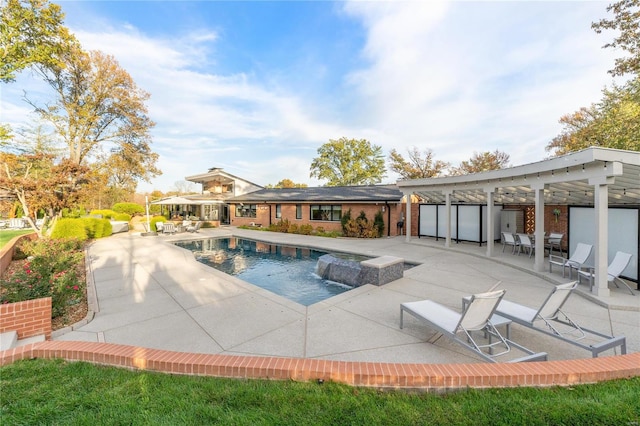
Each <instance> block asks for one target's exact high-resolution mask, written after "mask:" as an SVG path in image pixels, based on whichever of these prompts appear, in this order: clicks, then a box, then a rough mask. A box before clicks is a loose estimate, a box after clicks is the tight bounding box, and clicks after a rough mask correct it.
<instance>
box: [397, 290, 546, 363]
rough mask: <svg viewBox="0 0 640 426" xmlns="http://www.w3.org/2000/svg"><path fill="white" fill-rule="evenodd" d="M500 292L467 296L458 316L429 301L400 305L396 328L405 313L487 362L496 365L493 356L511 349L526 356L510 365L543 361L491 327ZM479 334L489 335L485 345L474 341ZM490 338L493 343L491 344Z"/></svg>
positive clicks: (456, 313)
mask: <svg viewBox="0 0 640 426" xmlns="http://www.w3.org/2000/svg"><path fill="white" fill-rule="evenodd" d="M504 292H505V291H504V290H499V291H492V292H488V293H481V294H475V295H473V296H470V297H469V303H468V305H467V307H466V309H465V310H464V311H463V312H462V313H461V314H460V313H458V312H456V311H454V310H452V309H449V308H447V307H446V306H443V305H441V304H439V303H436V302H434V301H432V300H420V301H417V302H407V303H402V304H401V305H400V328H403V326H404V318H403V314H404V312H408V313H410V314H411V315H413V316H414V317H416V318H418V319H420V320H422V321H425V322H426V323H427V324H428V325H429V327H431V328H434V329H436V330H438V331H439V332H440V333H442V334H443V335H446V336H447V337H449V338H450V339H452V340H453V341H455V342H456V343H458V344H460V345H462V346H464V347H466V348H468V349H471V350H472V351H474V352H475V353H476V354H478V355H479V356H480V357H482V358H483V359H485V360H487V361H490V362H496V360H495V359H494V357H496V356H499V355H503V354H505V353H507V352H509V351H510V350H511V346H515V347H517V348H519V349H521V350H524V351H525V352H526V353H527V354H528V356H526V357H523V358H519V359H515V360H512V361H511V362H519V361H546V359H547V354H546V353H537V354H534V353H533V352H532V351H529V350H528V349H526V348H523V347H522V346H520V345H517V344H515V343H514V342H511V341H510V340H507V339H506V338H504V337H503V336H502V335H501V334H500V332H499V331H498V330H497V329H496V328H495V326H494V325H493V323H492V321H491V318H492V316H493V312H494V311H495V309H496V306H497V304H498V303H499V302H500V300H501V299H502V297H503V296H504ZM479 331H481V332H483V333H485V335H487V336H489V340H488V343H486V344H480V343H478V342H477V341H476V338H474V335H473V333H474V332H479ZM493 338H496V339H497V340H496V341H495V342H493V341H492V339H493ZM495 347H500V348H501V351H500V352H499V353H494V348H495Z"/></svg>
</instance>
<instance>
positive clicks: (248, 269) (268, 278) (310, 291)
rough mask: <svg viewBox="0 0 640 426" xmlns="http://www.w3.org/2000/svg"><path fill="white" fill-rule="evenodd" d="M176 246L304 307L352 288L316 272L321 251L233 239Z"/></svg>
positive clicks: (198, 258) (190, 242) (181, 243)
mask: <svg viewBox="0 0 640 426" xmlns="http://www.w3.org/2000/svg"><path fill="white" fill-rule="evenodd" d="M175 244H176V245H177V246H179V247H182V248H185V249H187V250H191V251H192V252H193V253H194V255H195V257H196V259H197V260H198V261H199V262H202V263H204V264H205V265H208V266H211V267H212V268H216V269H217V270H219V271H222V272H224V273H226V274H229V275H233V276H236V277H238V278H240V279H241V280H243V281H247V282H249V283H251V284H253V285H257V286H259V287H262V288H264V289H266V290H269V291H271V292H273V293H276V294H278V295H280V296H283V297H286V298H288V299H290V300H293V301H294V302H297V303H300V304H301V305H305V306H309V305H312V304H314V303H317V302H320V301H322V300H325V299H328V298H330V297H333V296H336V295H338V294H341V293H344V292H346V291H349V290H351V288H352V287H350V286H347V285H344V284H340V283H336V282H333V281H328V280H324V279H322V278H320V277H319V276H318V275H317V274H316V273H315V269H316V264H317V263H318V258H319V257H320V256H322V255H324V254H327V252H324V251H319V250H314V249H309V248H301V247H291V246H281V245H276V244H270V243H265V242H261V241H253V240H247V239H243V238H234V237H232V238H211V239H204V240H194V241H181V242H177V243H175ZM332 254H334V255H336V253H332ZM338 256H340V257H344V258H350V259H352V260H365V259H368V257H364V256H361V257H358V256H352V255H346V254H338Z"/></svg>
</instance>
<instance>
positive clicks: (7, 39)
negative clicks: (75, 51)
mask: <svg viewBox="0 0 640 426" xmlns="http://www.w3.org/2000/svg"><path fill="white" fill-rule="evenodd" d="M63 19H64V14H63V13H62V10H61V8H60V6H58V5H57V4H52V3H48V2H47V1H46V0H26V1H20V0H6V1H3V2H2V7H1V8H0V81H2V82H5V83H6V82H11V81H14V80H15V78H16V74H17V73H19V72H20V71H22V70H24V69H26V68H29V67H31V66H34V65H40V66H45V67H61V66H63V64H62V62H61V61H60V57H61V56H62V55H63V53H64V52H65V51H66V50H67V49H69V47H70V46H71V45H73V44H75V43H77V41H76V39H75V37H73V35H71V34H70V33H69V30H68V29H67V28H66V27H65V26H64V25H63Z"/></svg>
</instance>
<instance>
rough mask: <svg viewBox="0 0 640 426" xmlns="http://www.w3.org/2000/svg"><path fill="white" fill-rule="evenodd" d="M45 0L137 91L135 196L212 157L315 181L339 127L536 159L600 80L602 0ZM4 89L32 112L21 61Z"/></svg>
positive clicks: (8, 109)
mask: <svg viewBox="0 0 640 426" xmlns="http://www.w3.org/2000/svg"><path fill="white" fill-rule="evenodd" d="M58 3H59V4H60V5H61V6H62V8H63V11H64V12H65V13H66V20H65V23H66V25H67V26H68V27H69V28H70V29H71V30H72V31H73V32H74V33H75V34H76V36H77V37H78V39H79V40H80V42H81V43H82V44H83V46H84V48H85V49H87V50H93V49H97V50H102V51H103V52H106V53H108V54H112V55H114V56H115V58H116V59H117V60H118V61H119V62H120V65H121V66H122V67H123V68H124V69H126V70H127V71H128V72H129V73H130V74H131V76H132V77H133V78H134V80H135V81H136V83H137V84H138V86H139V87H141V88H142V89H144V90H146V91H148V92H149V93H150V94H151V98H150V100H149V101H148V107H149V115H150V116H151V118H152V119H153V120H154V121H155V122H156V123H157V125H156V127H155V128H154V129H153V131H152V134H153V145H152V148H153V150H154V151H155V152H157V153H158V154H159V155H160V159H159V163H158V166H159V167H160V168H161V169H162V171H163V175H162V176H160V177H158V178H155V179H154V180H153V181H152V182H151V183H145V182H141V183H140V185H139V187H138V189H139V191H141V192H145V191H151V190H154V189H159V190H161V191H169V190H172V189H173V188H174V187H175V183H176V182H178V181H182V180H184V178H185V176H189V175H194V174H199V173H204V172H206V171H207V170H208V169H209V168H211V167H222V168H224V169H225V170H226V171H227V172H229V173H232V174H234V175H237V176H240V177H243V178H246V179H248V180H250V181H252V182H255V183H257V184H260V185H265V184H269V183H271V184H275V183H276V182H278V181H280V180H282V179H285V178H288V179H292V180H293V181H295V182H302V183H307V184H309V185H310V186H314V185H321V184H323V183H324V182H322V181H317V180H315V179H312V178H310V177H309V167H310V164H311V161H312V159H313V158H314V157H315V156H316V155H317V149H318V148H319V147H320V146H321V145H322V144H323V143H325V142H327V141H328V140H329V139H338V138H340V137H343V136H345V137H348V138H357V139H361V138H364V139H367V140H369V141H370V142H372V143H374V144H376V145H379V146H381V147H382V150H383V153H384V155H385V157H388V153H389V151H390V150H391V149H393V148H395V149H396V150H398V152H400V153H401V154H403V155H405V157H406V153H407V149H409V148H411V147H413V146H417V147H418V148H419V149H421V150H423V149H426V148H430V149H432V150H433V152H434V155H435V158H436V159H438V160H443V161H448V162H451V163H452V165H454V166H457V165H458V164H459V163H460V162H461V161H463V160H467V159H469V158H470V157H471V156H472V155H473V153H474V152H481V151H493V150H495V149H499V150H501V151H504V152H506V153H507V154H509V155H510V156H511V164H512V165H519V164H525V163H529V162H533V161H539V160H542V159H543V158H545V157H546V156H548V153H546V152H545V150H544V147H545V145H546V144H547V143H548V142H549V141H550V140H551V139H552V138H553V137H554V136H556V135H557V134H558V133H559V132H560V130H561V126H560V125H559V124H558V119H559V118H560V117H561V116H562V115H563V114H566V113H570V112H573V111H575V110H577V109H578V108H580V107H581V106H587V105H589V104H591V103H593V102H597V101H598V100H599V99H600V98H601V90H602V88H603V87H604V86H605V85H609V84H610V83H611V82H612V81H613V80H612V79H611V77H610V76H609V75H608V74H607V70H608V69H610V68H612V66H613V60H614V57H615V55H616V52H614V51H611V50H610V49H602V48H601V46H602V45H604V44H605V43H606V42H608V41H610V40H611V39H612V38H613V36H614V35H613V34H601V35H598V34H595V32H594V31H593V30H591V22H593V21H596V20H599V19H600V18H604V17H607V13H606V6H607V4H608V2H600V1H586V2H580V1H568V2H555V1H550V2H540V1H531V2H515V1H513V2H502V1H500V2H498V1H496V2H492V1H481V2H467V1H458V2H432V1H390V2H383V1H369V2H365V1H340V2H331V1H282V2H272V1H258V2H250V1H140V2H135V1H60V2H58ZM3 86H4V87H2V93H1V99H0V102H1V105H0V106H1V107H2V117H0V120H1V121H3V122H9V123H11V124H12V125H13V127H14V128H17V127H19V126H20V124H21V123H24V122H28V121H29V120H30V119H31V118H32V117H33V116H32V115H31V114H30V113H29V111H30V109H29V107H28V105H27V104H26V103H25V102H23V101H22V100H21V95H22V91H23V90H26V92H27V94H28V95H29V96H31V97H34V98H37V97H41V98H42V99H46V98H47V96H53V95H50V94H48V93H47V91H46V88H44V87H43V86H42V84H40V83H39V82H38V81H37V80H36V79H35V78H34V77H33V76H32V75H31V73H29V72H25V73H23V74H22V75H21V76H20V78H19V79H18V81H17V82H16V83H13V84H10V85H3ZM50 99H52V98H51V97H50ZM397 179H398V176H396V175H394V174H393V173H391V172H388V173H387V176H386V177H385V179H384V180H383V182H384V183H390V182H395V181H396V180H397Z"/></svg>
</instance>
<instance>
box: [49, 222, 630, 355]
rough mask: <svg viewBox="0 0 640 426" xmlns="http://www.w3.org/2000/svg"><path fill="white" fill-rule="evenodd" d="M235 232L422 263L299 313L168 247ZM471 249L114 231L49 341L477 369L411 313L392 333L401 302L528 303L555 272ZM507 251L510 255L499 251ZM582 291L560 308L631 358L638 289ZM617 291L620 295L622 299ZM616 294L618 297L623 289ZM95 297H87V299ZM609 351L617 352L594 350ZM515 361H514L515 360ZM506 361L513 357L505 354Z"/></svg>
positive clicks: (546, 341)
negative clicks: (77, 315)
mask: <svg viewBox="0 0 640 426" xmlns="http://www.w3.org/2000/svg"><path fill="white" fill-rule="evenodd" d="M231 235H234V236H238V237H245V238H251V239H257V240H261V241H266V242H272V243H276V244H283V245H295V246H302V247H314V248H319V249H325V250H335V251H346V252H352V253H359V254H365V255H370V256H384V255H387V256H397V257H401V258H403V259H405V260H406V261H408V262H416V263H420V265H419V266H416V267H414V268H412V269H410V270H407V271H405V273H404V277H403V278H402V279H400V280H397V281H394V282H391V283H388V284H385V285H383V286H380V287H376V286H371V285H366V286H363V287H360V288H357V289H354V290H351V291H349V292H347V293H344V294H341V295H339V296H336V297H333V298H331V299H329V300H326V301H323V302H320V303H316V304H314V305H311V306H308V307H306V306H302V305H299V304H297V303H294V302H291V301H289V300H288V299H285V298H283V297H280V296H277V295H275V294H273V293H271V292H269V291H266V290H263V289H261V288H259V287H256V286H254V285H251V284H248V283H246V282H243V281H241V280H238V279H236V278H234V277H231V276H228V275H226V274H224V273H221V272H219V271H216V270H214V269H212V268H209V267H207V266H205V265H203V264H201V263H199V262H197V261H196V260H195V259H194V257H193V254H192V253H191V252H189V251H187V250H184V249H181V248H178V247H176V246H174V245H172V244H170V242H171V241H177V240H184V239H201V238H208V237H223V236H231ZM484 250H485V248H481V247H478V245H477V244H456V245H455V247H453V248H451V249H445V248H444V243H443V241H435V240H434V239H425V238H421V239H418V238H413V239H412V240H411V242H409V243H407V242H406V241H405V237H404V236H401V237H392V238H381V239H373V240H364V239H343V238H339V239H335V238H320V237H308V236H302V235H293V234H280V233H272V232H261V231H251V230H242V229H236V228H233V227H230V228H219V229H201V230H200V232H199V233H196V234H191V233H180V234H176V235H172V236H164V235H159V236H153V237H142V236H140V234H138V233H128V234H118V235H114V236H112V237H110V238H105V239H101V240H97V241H95V242H93V243H92V244H91V246H90V247H89V249H88V255H89V258H88V267H89V270H90V280H89V281H90V285H91V286H93V291H90V296H91V297H90V299H92V303H91V304H92V306H93V308H94V311H95V312H94V315H93V318H92V319H91V320H90V321H88V322H85V323H84V324H79V325H76V326H74V327H72V328H68V329H65V330H61V331H57V332H54V335H53V336H54V337H53V340H54V341H82V342H106V343H113V344H120V345H131V346H135V347H143V348H150V349H162V350H168V351H179V352H190V353H198V354H222V355H232V356H236V355H244V356H264V357H286V358H297V359H301V358H302V359H321V360H339V361H358V362H383V363H420V364H425V363H429V364H440V363H447V364H451V363H453V364H457V363H478V362H482V359H481V358H479V357H477V356H475V355H474V354H473V353H472V352H471V351H469V350H467V349H465V348H463V347H461V346H459V345H457V344H455V343H453V342H451V341H450V340H448V339H446V338H444V337H439V335H438V334H437V333H436V332H435V331H434V330H432V329H429V328H428V327H426V326H425V325H424V324H423V323H420V322H419V321H418V320H416V319H414V318H413V317H410V316H408V317H405V327H404V329H402V330H401V329H400V328H399V321H400V309H399V307H400V303H403V302H409V301H415V300H421V299H432V300H434V301H437V302H439V303H441V304H444V305H447V306H449V307H451V308H452V309H456V310H459V309H460V307H461V299H462V297H463V296H466V295H469V294H472V293H476V292H482V291H485V290H487V289H488V288H490V287H492V286H493V285H494V284H495V283H496V282H498V281H502V284H501V287H500V288H505V289H506V290H507V293H506V296H505V298H507V299H509V300H512V301H515V302H519V303H522V304H525V305H527V306H531V307H537V306H539V304H541V303H542V301H543V300H544V299H545V297H546V296H547V294H548V293H549V291H550V289H551V286H552V285H553V284H554V283H561V282H567V281H568V280H566V279H563V278H562V273H561V272H557V273H556V272H554V273H553V274H549V273H548V272H546V273H533V272H532V271H531V268H532V267H533V259H530V258H528V257H527V256H525V255H520V256H514V255H511V254H510V253H502V252H500V250H497V252H498V253H497V255H496V256H495V257H494V258H492V259H487V258H486V257H484ZM507 251H508V250H507ZM587 290H588V289H587V285H586V284H583V285H582V286H581V288H580V291H579V292H578V293H577V294H573V295H572V296H571V297H570V298H569V300H568V302H567V304H566V305H565V310H566V312H567V313H568V314H569V315H570V316H571V317H572V318H573V319H575V320H576V321H577V322H578V323H580V324H581V325H583V326H585V327H587V328H591V329H594V330H597V331H600V332H602V333H605V334H613V335H621V334H622V335H624V336H626V338H627V352H628V353H632V352H640V293H638V292H636V296H631V295H630V294H629V293H628V292H626V291H627V290H626V289H616V288H613V287H612V291H611V297H608V298H596V297H594V296H591V295H590V294H587V293H588V291H587ZM623 290H624V291H623ZM625 292H626V293H625ZM93 296H95V297H93ZM511 336H512V340H514V341H516V342H518V343H521V344H524V345H525V346H527V347H529V348H530V349H533V350H536V351H544V352H547V353H548V354H549V360H568V359H586V358H591V354H590V352H588V351H586V350H584V349H581V348H578V347H575V346H573V345H569V344H567V343H563V342H561V341H559V340H557V339H553V338H551V337H548V336H545V335H543V334H541V333H538V332H535V331H532V330H529V329H526V328H524V327H521V326H518V325H512V327H511ZM614 354H619V349H616V350H615V351H614V350H610V351H607V352H605V353H604V354H602V355H603V356H605V355H614ZM516 355H517V354H514V355H513V356H516ZM508 356H511V354H510V355H508Z"/></svg>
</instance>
